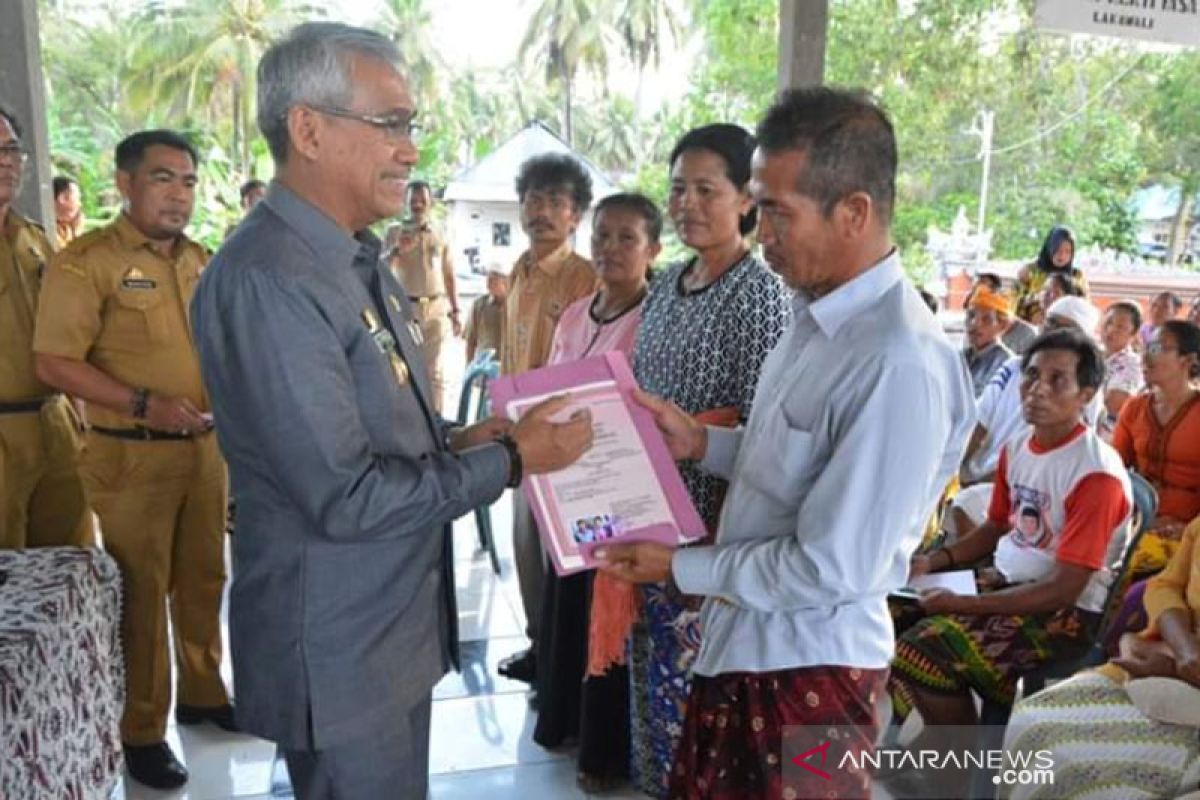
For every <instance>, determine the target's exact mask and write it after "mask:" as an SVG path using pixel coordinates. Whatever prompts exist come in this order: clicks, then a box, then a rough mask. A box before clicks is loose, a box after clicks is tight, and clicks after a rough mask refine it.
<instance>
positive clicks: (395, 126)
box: [305, 103, 421, 142]
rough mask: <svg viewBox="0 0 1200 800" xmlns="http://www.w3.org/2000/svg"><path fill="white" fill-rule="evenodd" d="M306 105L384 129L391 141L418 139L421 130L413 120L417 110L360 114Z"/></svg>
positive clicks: (315, 109)
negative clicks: (382, 113)
mask: <svg viewBox="0 0 1200 800" xmlns="http://www.w3.org/2000/svg"><path fill="white" fill-rule="evenodd" d="M305 105H308V107H309V108H311V109H312V110H313V111H317V112H320V113H321V114H328V115H329V116H331V117H341V118H342V119H352V120H354V121H355V122H361V123H363V124H365V125H370V126H371V127H372V128H377V129H378V130H381V131H383V135H384V136H385V137H386V138H387V139H388V140H389V141H393V142H399V141H401V140H402V139H408V140H409V141H416V139H417V136H418V135H419V133H420V131H421V126H420V125H418V124H416V123H415V122H413V119H414V118H415V117H416V112H408V111H398V112H396V113H394V114H388V115H386V116H379V115H377V114H359V113H357V112H354V111H350V110H349V109H346V108H338V107H337V106H315V105H311V104H308V103H306V104H305Z"/></svg>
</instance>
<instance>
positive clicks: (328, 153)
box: [192, 23, 591, 800]
mask: <svg viewBox="0 0 1200 800" xmlns="http://www.w3.org/2000/svg"><path fill="white" fill-rule="evenodd" d="M398 61H399V53H398V52H397V51H396V49H395V47H394V45H392V44H391V43H390V42H389V41H388V40H387V39H385V38H383V37H382V36H379V35H377V34H375V33H372V32H370V31H366V30H362V29H358V28H351V27H348V26H345V25H339V24H334V23H309V24H305V25H301V26H299V27H298V28H296V29H295V30H293V31H292V32H291V33H290V34H289V35H288V36H287V37H286V38H285V39H283V40H282V41H281V42H279V43H278V44H276V45H275V46H273V47H272V48H271V49H270V50H269V51H268V52H267V53H266V54H265V55H264V56H263V59H262V62H261V63H260V64H259V68H258V79H259V89H258V124H259V127H260V129H261V130H262V131H263V134H264V135H265V136H266V138H267V142H268V144H269V145H270V147H271V153H272V155H273V156H274V158H275V162H276V166H277V173H276V178H275V181H274V182H273V183H272V185H271V187H270V189H269V191H268V193H267V197H266V199H265V200H264V201H263V202H262V203H260V204H259V205H258V206H257V207H256V208H255V209H254V210H253V211H252V212H251V213H250V215H249V216H248V217H247V218H246V220H245V221H244V222H243V223H242V224H241V225H240V226H239V227H238V229H237V231H236V232H235V233H234V235H233V236H232V237H231V238H230V239H229V241H228V242H227V243H226V245H225V246H224V247H223V248H222V249H221V252H220V253H219V254H218V256H217V257H216V258H215V259H214V260H213V262H212V265H211V266H210V268H209V269H208V270H207V272H206V274H205V276H204V279H203V280H202V281H201V285H200V288H199V290H198V291H197V294H196V298H195V300H194V302H193V304H192V321H193V325H194V328H195V331H196V341H197V346H198V348H199V350H200V358H201V364H202V369H203V371H204V376H205V379H206V381H207V384H208V386H209V389H210V392H211V395H212V400H213V410H214V413H215V416H216V425H217V430H218V433H219V436H220V440H221V446H222V449H223V451H224V453H225V455H226V458H227V459H228V462H229V467H230V473H231V477H232V482H233V492H234V495H235V497H236V499H237V508H238V533H237V536H236V537H234V542H233V588H232V592H231V613H230V633H231V643H232V650H233V665H234V679H235V682H236V685H237V690H238V702H239V707H238V715H239V721H240V722H241V723H242V725H243V726H244V727H245V729H246V730H248V731H250V732H252V733H255V734H258V735H260V736H263V737H266V738H268V739H271V740H274V741H276V742H278V743H279V744H280V745H281V747H282V748H283V750H284V755H285V757H286V759H287V762H288V769H289V771H290V772H291V776H292V783H293V786H294V788H295V789H296V794H297V796H298V797H300V798H332V797H336V798H338V800H354V799H355V798H364V799H365V798H371V799H372V800H374V798H382V797H387V798H424V797H425V794H426V789H427V783H428V779H427V772H428V763H427V762H428V745H429V714H430V691H431V689H432V687H433V684H434V683H435V682H436V681H437V680H438V679H439V678H440V677H441V676H442V674H443V673H444V672H445V671H446V669H447V666H448V665H450V664H452V663H456V660H457V642H456V638H457V637H456V624H455V622H456V612H455V605H454V596H453V592H454V581H453V577H452V576H451V574H450V569H451V563H452V559H451V554H450V543H451V540H450V533H449V527H448V526H449V523H450V522H451V521H452V520H453V519H454V518H455V517H457V516H459V515H461V514H463V513H466V512H467V511H469V510H470V509H472V508H475V507H477V506H479V505H483V504H487V503H490V502H492V501H493V500H495V499H496V498H497V497H498V496H499V495H500V493H501V492H502V491H503V489H504V487H505V486H506V485H509V486H511V485H515V483H516V482H518V481H519V480H520V475H521V473H522V467H523V470H524V472H525V473H535V472H543V471H549V470H554V469H559V468H561V467H563V466H565V465H567V464H569V463H570V462H572V461H574V460H575V459H576V458H578V457H579V455H581V454H582V453H583V452H584V451H585V450H586V449H587V447H588V446H589V445H590V442H591V424H590V421H589V420H588V419H587V418H586V416H581V417H579V418H577V419H574V420H572V421H570V422H568V423H565V424H562V425H553V424H551V423H549V422H548V421H547V417H548V416H550V415H552V414H553V413H555V412H556V411H557V410H559V409H561V408H562V407H563V401H561V400H555V401H550V402H549V403H548V404H546V405H544V406H543V407H541V408H540V409H535V410H534V411H532V412H530V414H529V415H528V417H527V418H526V419H523V420H522V421H521V422H520V423H519V424H517V425H515V426H512V427H511V430H510V429H509V426H508V423H506V422H503V421H500V420H489V421H487V422H484V423H481V424H480V425H477V426H474V427H472V428H466V429H455V430H450V429H448V428H447V426H446V424H445V423H444V422H443V421H442V420H441V419H440V418H439V417H438V416H437V415H436V414H435V413H434V412H433V404H432V396H431V394H430V390H429V384H428V381H427V378H426V370H425V365H424V363H423V362H422V359H421V353H420V347H419V345H418V344H417V342H416V341H415V340H414V338H413V337H412V335H411V333H410V330H411V327H412V309H411V308H410V306H409V304H408V299H407V297H406V296H405V293H404V290H403V289H402V288H401V287H400V285H399V284H398V283H396V281H395V279H394V278H393V277H392V276H391V275H390V274H389V273H388V271H387V269H386V268H385V267H384V266H383V265H382V263H381V262H380V260H379V255H380V249H381V247H380V245H381V243H380V241H379V240H378V239H377V238H375V237H374V236H373V235H372V234H371V233H370V232H369V231H367V226H368V225H370V224H371V223H373V222H376V221H378V220H380V219H385V218H387V217H391V216H394V215H395V214H397V213H398V212H399V211H400V210H401V209H402V208H403V205H404V190H405V183H406V181H407V178H408V174H409V170H410V169H411V168H412V166H413V164H414V163H415V162H416V159H417V152H416V149H415V148H414V146H413V142H412V139H411V132H412V118H413V115H414V113H415V112H414V108H413V100H412V97H411V96H410V94H409V91H408V86H407V83H406V82H405V80H404V78H403V76H402V75H401V74H400V73H399V72H398V70H397V68H396V64H397V62H398Z"/></svg>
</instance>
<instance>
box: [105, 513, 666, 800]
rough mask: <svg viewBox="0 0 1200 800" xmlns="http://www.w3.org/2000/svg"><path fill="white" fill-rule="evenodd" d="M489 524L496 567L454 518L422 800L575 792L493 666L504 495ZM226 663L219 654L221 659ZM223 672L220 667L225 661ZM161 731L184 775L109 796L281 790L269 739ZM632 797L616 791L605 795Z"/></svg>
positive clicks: (511, 616)
mask: <svg viewBox="0 0 1200 800" xmlns="http://www.w3.org/2000/svg"><path fill="white" fill-rule="evenodd" d="M492 516H493V527H494V529H495V531H496V534H497V535H496V538H497V545H498V549H499V552H500V559H501V569H502V575H501V576H500V577H497V576H496V575H495V574H494V573H493V572H492V569H491V565H490V563H489V562H488V559H487V556H486V555H484V554H483V553H482V552H479V551H477V549H476V548H477V541H476V534H475V526H474V521H473V519H471V518H470V517H467V518H465V519H463V520H460V521H459V522H458V524H457V525H456V526H455V537H454V538H455V554H456V555H455V574H456V584H457V590H458V602H459V630H460V634H461V638H462V641H463V671H462V673H461V674H454V673H452V674H450V675H447V676H446V677H445V678H444V679H443V680H442V682H441V683H439V684H438V685H437V687H436V688H435V689H434V703H433V724H432V733H431V743H430V765H429V766H430V774H431V776H432V777H431V780H430V795H431V798H432V800H458V799H459V798H480V797H486V798H489V800H507V798H512V800H560V798H561V799H566V798H584V797H585V795H584V794H583V793H582V792H580V791H579V790H578V789H577V788H576V787H575V760H574V757H573V753H572V752H571V751H569V750H563V751H554V752H551V751H547V750H544V749H543V748H541V747H539V746H538V745H536V744H534V743H533V741H532V739H531V735H532V733H533V725H534V718H535V713H536V712H534V711H532V710H530V708H529V704H528V699H527V691H526V690H527V689H528V687H527V686H526V685H525V684H523V683H518V682H515V681H510V680H507V679H505V678H502V677H500V676H499V675H497V674H496V664H497V662H499V661H500V659H502V658H504V657H506V656H508V655H510V654H511V653H514V652H516V651H517V650H520V649H522V648H523V647H525V646H526V644H527V640H526V639H525V637H524V634H523V631H524V625H525V622H524V619H525V618H524V613H523V611H522V608H521V598H520V594H519V593H518V590H517V582H516V570H515V569H514V567H513V562H512V547H511V539H512V537H511V535H510V533H509V532H510V530H511V528H510V524H511V523H510V519H511V512H510V499H509V497H508V496H507V495H506V496H505V497H504V498H502V499H501V501H500V502H499V503H497V504H496V506H495V507H494V508H493V514H492ZM226 662H228V658H227V659H226ZM224 671H225V672H226V673H228V663H226V664H225V669H224ZM167 740H168V741H169V742H170V744H171V746H172V747H173V748H174V749H175V752H176V754H177V755H179V757H180V758H181V759H182V760H183V761H184V762H185V763H186V764H187V767H188V770H189V772H190V773H191V778H190V780H189V781H188V784H187V786H186V787H184V788H183V789H181V790H179V791H175V792H156V791H153V790H150V789H147V788H145V787H143V786H141V785H139V784H137V783H136V782H134V781H133V780H132V779H130V778H128V777H127V778H126V779H125V782H124V785H123V786H122V787H119V788H118V790H117V792H116V794H115V795H114V800H168V798H169V800H227V799H228V798H238V800H243V799H246V800H248V799H250V798H256V799H257V800H266V798H277V797H290V796H291V792H290V789H289V788H288V786H287V781H286V770H284V769H283V765H282V763H279V764H277V763H276V759H275V747H274V745H272V744H271V743H269V742H264V741H262V740H260V739H256V738H253V737H250V736H236V735H232V734H227V733H223V732H221V731H219V730H217V729H215V728H213V727H212V726H209V725H204V726H200V727H198V728H177V727H176V726H175V725H174V723H173V722H172V724H171V727H170V729H169V731H168V733H167ZM605 796H606V797H615V798H640V797H643V795H641V794H638V793H634V792H626V793H615V794H608V795H605Z"/></svg>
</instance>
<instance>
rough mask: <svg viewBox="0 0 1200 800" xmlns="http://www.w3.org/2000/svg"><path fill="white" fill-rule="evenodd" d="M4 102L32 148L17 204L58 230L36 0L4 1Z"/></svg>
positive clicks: (0, 85)
mask: <svg viewBox="0 0 1200 800" xmlns="http://www.w3.org/2000/svg"><path fill="white" fill-rule="evenodd" d="M0 103H3V104H4V105H5V107H7V108H8V109H9V110H11V111H12V113H13V114H15V115H16V117H17V119H19V120H20V122H21V128H22V130H23V134H24V135H23V136H22V137H21V138H22V141H23V143H24V145H25V149H27V150H28V151H29V160H28V161H27V162H25V182H24V185H23V186H22V188H21V194H20V195H19V196H18V197H17V202H16V203H15V205H16V207H17V208H18V209H19V210H20V211H21V213H23V214H25V215H26V216H28V217H31V218H33V219H35V220H37V221H38V222H40V223H42V224H43V225H45V226H46V228H47V229H48V230H50V231H51V232H53V230H54V195H53V192H52V191H51V188H50V180H51V178H53V177H54V176H53V175H52V174H51V171H50V137H49V134H48V132H47V129H46V84H45V81H44V79H43V75H42V45H41V41H40V40H39V39H38V18H37V0H0Z"/></svg>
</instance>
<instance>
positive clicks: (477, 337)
mask: <svg viewBox="0 0 1200 800" xmlns="http://www.w3.org/2000/svg"><path fill="white" fill-rule="evenodd" d="M504 306H505V303H504V302H502V301H498V300H496V298H494V297H492V296H491V295H490V294H485V295H484V296H483V297H479V298H476V300H475V302H474V303H472V304H471V315H470V317H468V318H467V331H466V334H467V346H468V347H474V348H475V350H476V352H478V351H480V350H493V351H495V354H496V357H497V358H499V357H500V343H501V342H503V341H504Z"/></svg>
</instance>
